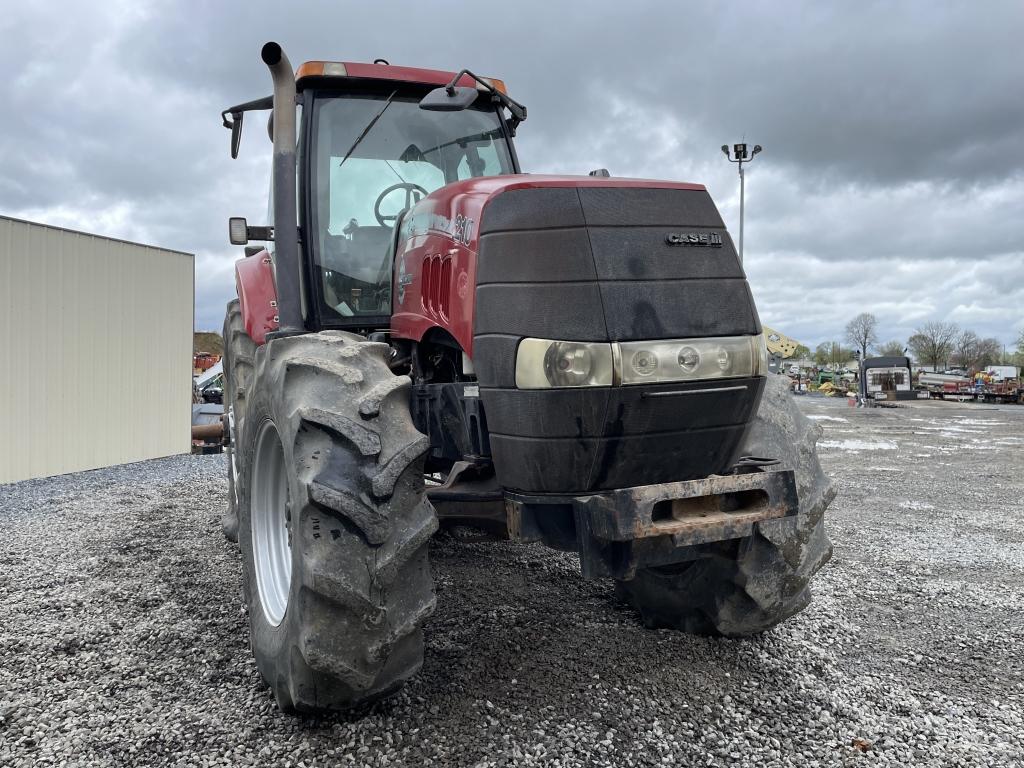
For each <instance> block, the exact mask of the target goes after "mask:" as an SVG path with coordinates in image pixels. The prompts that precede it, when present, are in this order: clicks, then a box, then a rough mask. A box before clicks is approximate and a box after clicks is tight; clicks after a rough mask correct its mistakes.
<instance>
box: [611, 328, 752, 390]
mask: <svg viewBox="0 0 1024 768" xmlns="http://www.w3.org/2000/svg"><path fill="white" fill-rule="evenodd" d="M758 345H760V346H763V345H764V342H763V340H762V338H761V337H760V336H731V337H717V338H708V339H680V340H678V341H627V342H622V343H621V344H619V346H620V347H621V348H622V359H623V360H629V361H632V363H633V364H631V365H624V366H623V368H622V383H623V384H649V383H653V382H659V381H696V380H704V379H727V378H734V377H737V376H759V375H761V374H760V369H761V366H760V356H759V354H758V352H757V347H758ZM637 360H654V361H656V362H655V363H654V365H653V367H651V366H647V367H644V368H638V367H637V365H636V361H637Z"/></svg>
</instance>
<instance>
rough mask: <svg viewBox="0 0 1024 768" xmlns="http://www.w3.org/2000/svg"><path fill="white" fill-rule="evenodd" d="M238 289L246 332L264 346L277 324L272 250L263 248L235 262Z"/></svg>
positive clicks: (257, 344) (236, 286) (236, 287)
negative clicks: (268, 250)
mask: <svg viewBox="0 0 1024 768" xmlns="http://www.w3.org/2000/svg"><path fill="white" fill-rule="evenodd" d="M235 289H236V290H237V291H238V303H239V305H240V308H241V310H242V322H243V323H244V324H245V332H246V333H248V334H249V336H250V337H251V338H252V340H253V341H254V342H256V346H262V345H263V344H265V343H266V341H267V334H268V333H270V332H271V331H276V330H277V328H278V318H277V288H275V287H274V270H273V267H272V266H271V263H270V253H269V252H267V251H266V250H262V251H260V252H259V253H257V254H255V255H253V256H247V257H246V258H244V259H241V260H240V261H236V262H235ZM225 341H227V339H225Z"/></svg>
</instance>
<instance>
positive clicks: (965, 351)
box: [953, 331, 981, 368]
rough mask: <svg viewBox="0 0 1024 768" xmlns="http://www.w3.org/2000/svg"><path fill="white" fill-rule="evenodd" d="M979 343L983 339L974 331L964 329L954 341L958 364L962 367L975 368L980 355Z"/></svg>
mask: <svg viewBox="0 0 1024 768" xmlns="http://www.w3.org/2000/svg"><path fill="white" fill-rule="evenodd" d="M979 343H981V339H980V338H978V334H976V333H975V332H974V331H962V332H961V333H960V335H959V336H957V337H956V341H954V342H953V351H954V354H955V359H956V362H957V365H959V366H960V367H961V368H973V367H974V363H975V361H976V360H977V357H978V344H979Z"/></svg>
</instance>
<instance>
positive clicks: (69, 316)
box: [0, 216, 194, 483]
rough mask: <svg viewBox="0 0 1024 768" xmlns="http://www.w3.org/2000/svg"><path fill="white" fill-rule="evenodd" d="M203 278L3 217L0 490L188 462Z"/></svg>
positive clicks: (143, 252)
mask: <svg viewBox="0 0 1024 768" xmlns="http://www.w3.org/2000/svg"><path fill="white" fill-rule="evenodd" d="M193 270H194V266H193V257H192V255H191V254H187V253H180V252H178V251H168V250H164V249H160V248H153V247H150V246H145V245H137V244H134V243H127V242H123V241H120V240H111V239H109V238H104V237H99V236H95V235H88V234H83V233H79V232H72V231H69V230H64V229H59V228H56V227H48V226H44V225H40V224H32V223H29V222H24V221H18V220H16V219H9V218H5V217H2V216H0V320H2V322H3V327H2V328H0V425H2V426H0V433H2V439H0V483H9V482H14V481H17V480H24V479H27V478H32V477H44V476H48V475H56V474H63V473H66V472H76V471H79V470H83V469H95V468H97V467H105V466H111V465H113V464H123V463H126V462H131V461H140V460H143V459H152V458H157V457H160V456H169V455H173V454H177V453H187V452H188V451H189V447H190V427H191V402H192V317H193Z"/></svg>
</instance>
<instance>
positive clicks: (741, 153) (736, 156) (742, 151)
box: [722, 144, 761, 264]
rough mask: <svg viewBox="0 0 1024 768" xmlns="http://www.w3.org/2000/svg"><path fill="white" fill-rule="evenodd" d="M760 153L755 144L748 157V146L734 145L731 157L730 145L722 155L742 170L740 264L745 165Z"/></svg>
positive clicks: (759, 146) (741, 257) (725, 147)
mask: <svg viewBox="0 0 1024 768" xmlns="http://www.w3.org/2000/svg"><path fill="white" fill-rule="evenodd" d="M760 151H761V145H760V144H755V145H754V149H753V150H752V151H751V153H750V155H749V156H748V155H747V145H746V144H733V145H732V154H733V156H732V157H729V145H728V144H723V145H722V153H723V154H724V155H725V159H726V160H728V161H729V162H730V163H736V164H737V165H738V166H739V169H740V264H742V263H743V207H744V202H745V200H744V198H745V197H746V189H745V184H744V178H743V164H744V163H749V162H750V161H751V160H753V159H754V155H756V154H757V153H758V152H760Z"/></svg>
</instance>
